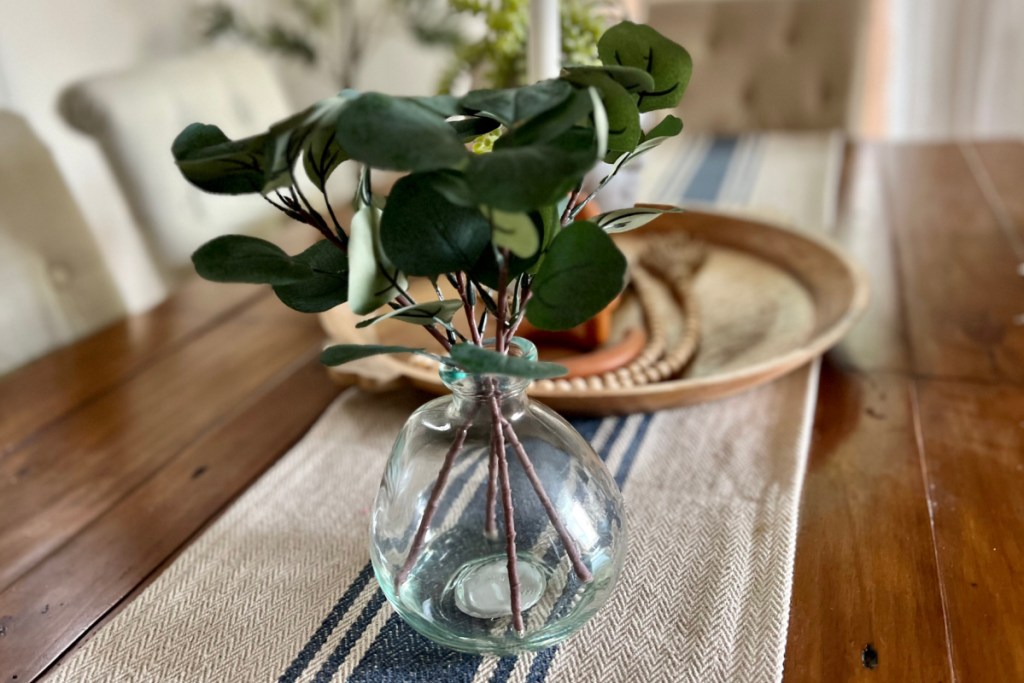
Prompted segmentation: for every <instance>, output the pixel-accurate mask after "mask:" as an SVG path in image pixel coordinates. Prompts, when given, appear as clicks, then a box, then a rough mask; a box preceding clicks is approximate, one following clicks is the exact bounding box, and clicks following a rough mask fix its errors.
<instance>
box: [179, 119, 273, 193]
mask: <svg viewBox="0 0 1024 683" xmlns="http://www.w3.org/2000/svg"><path fill="white" fill-rule="evenodd" d="M267 145H268V138H267V136H266V135H256V136H253V137H249V138H244V139H241V140H231V139H229V138H228V136H227V135H225V134H224V132H223V131H222V130H221V129H220V128H218V127H217V126H211V125H208V124H205V123H193V124H191V125H189V126H187V127H186V128H185V129H184V130H183V131H181V133H179V134H178V136H177V137H176V138H175V139H174V143H173V144H172V145H171V153H172V154H173V155H174V160H175V162H176V163H177V165H178V169H179V170H180V171H181V174H182V175H183V176H185V179H186V180H188V181H189V182H190V183H192V184H193V185H195V186H196V187H198V188H199V189H201V190H205V191H206V192H212V193H214V194H255V193H261V192H266V191H270V190H272V189H274V183H273V182H270V181H269V179H268V175H267V158H266V152H267Z"/></svg>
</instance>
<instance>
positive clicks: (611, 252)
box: [526, 221, 626, 330]
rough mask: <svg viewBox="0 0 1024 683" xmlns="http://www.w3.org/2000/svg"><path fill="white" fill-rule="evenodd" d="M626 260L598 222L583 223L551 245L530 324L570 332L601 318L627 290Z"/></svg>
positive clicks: (536, 279)
mask: <svg viewBox="0 0 1024 683" xmlns="http://www.w3.org/2000/svg"><path fill="white" fill-rule="evenodd" d="M625 278H626V257H625V256H623V255H622V252H620V251H619V249H618V247H616V246H615V243H614V242H612V239H611V238H610V237H609V236H608V235H606V234H605V233H604V231H603V230H601V228H599V227H598V226H597V225H595V224H594V223H589V222H581V221H577V222H575V223H573V224H571V225H569V226H567V227H565V228H563V229H562V230H561V231H560V232H559V233H558V235H556V236H555V239H554V240H552V242H551V247H550V248H549V249H548V251H547V254H545V256H544V261H543V262H542V263H541V266H540V268H539V269H538V271H537V275H536V276H535V277H534V279H533V298H531V299H530V303H528V304H527V306H526V319H527V320H529V321H530V324H532V325H534V326H535V327H539V328H541V329H544V330H567V329H570V328H572V327H575V326H577V325H579V324H581V323H583V322H586V321H587V320H589V319H590V318H592V317H594V316H595V315H597V314H598V313H599V312H600V311H601V310H602V309H604V307H605V306H607V305H608V304H609V303H611V301H612V300H613V299H614V298H615V297H616V296H618V295H619V292H621V291H622V288H623V287H624V286H625Z"/></svg>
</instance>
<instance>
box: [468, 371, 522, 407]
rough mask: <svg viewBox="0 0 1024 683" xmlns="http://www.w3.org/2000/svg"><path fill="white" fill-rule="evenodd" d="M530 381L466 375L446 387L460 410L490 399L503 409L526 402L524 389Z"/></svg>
mask: <svg viewBox="0 0 1024 683" xmlns="http://www.w3.org/2000/svg"><path fill="white" fill-rule="evenodd" d="M529 385H530V380H528V379H521V378H519V377H508V376H506V375H466V376H465V378H464V379H463V380H460V381H459V382H455V383H452V384H450V385H448V388H449V389H451V391H452V399H453V400H454V402H455V404H456V406H457V407H459V408H460V410H461V409H463V408H466V409H468V408H470V407H471V406H476V405H480V404H482V403H486V402H489V401H490V400H491V398H492V397H497V399H498V401H499V402H500V403H501V405H502V406H503V407H505V408H508V407H512V406H514V405H515V404H519V403H525V402H526V388H527V387H528V386H529Z"/></svg>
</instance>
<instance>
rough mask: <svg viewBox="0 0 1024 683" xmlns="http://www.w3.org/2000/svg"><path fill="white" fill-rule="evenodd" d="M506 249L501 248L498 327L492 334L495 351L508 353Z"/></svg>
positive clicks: (507, 252)
mask: <svg viewBox="0 0 1024 683" xmlns="http://www.w3.org/2000/svg"><path fill="white" fill-rule="evenodd" d="M508 259H509V251H508V249H502V250H501V267H500V268H499V269H498V317H497V319H496V322H497V323H498V328H497V330H496V331H495V334H494V346H495V351H497V352H498V353H508V349H507V347H506V341H507V340H506V339H505V332H506V330H505V326H506V325H507V323H508Z"/></svg>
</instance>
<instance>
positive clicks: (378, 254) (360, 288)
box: [348, 206, 405, 315]
mask: <svg viewBox="0 0 1024 683" xmlns="http://www.w3.org/2000/svg"><path fill="white" fill-rule="evenodd" d="M380 221H381V211H380V209H378V208H376V207H374V206H363V207H362V208H361V209H359V211H357V212H356V215H355V216H353V217H352V224H351V226H350V228H349V240H348V259H349V271H348V301H349V306H351V308H352V311H353V312H355V313H357V314H359V315H366V314H367V313H372V312H373V311H375V310H377V309H378V308H380V307H381V306H383V305H384V304H386V303H387V302H388V301H390V300H391V299H392V297H394V296H395V295H396V294H397V293H398V291H397V289H396V288H395V286H394V285H393V284H392V282H391V281H392V280H395V281H396V282H398V283H399V284H400V285H402V286H404V283H405V277H404V276H403V275H402V274H401V272H399V270H398V269H397V268H395V266H394V265H393V264H392V263H390V262H389V261H388V259H387V258H386V257H385V256H384V253H383V249H382V248H381V243H380Z"/></svg>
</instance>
